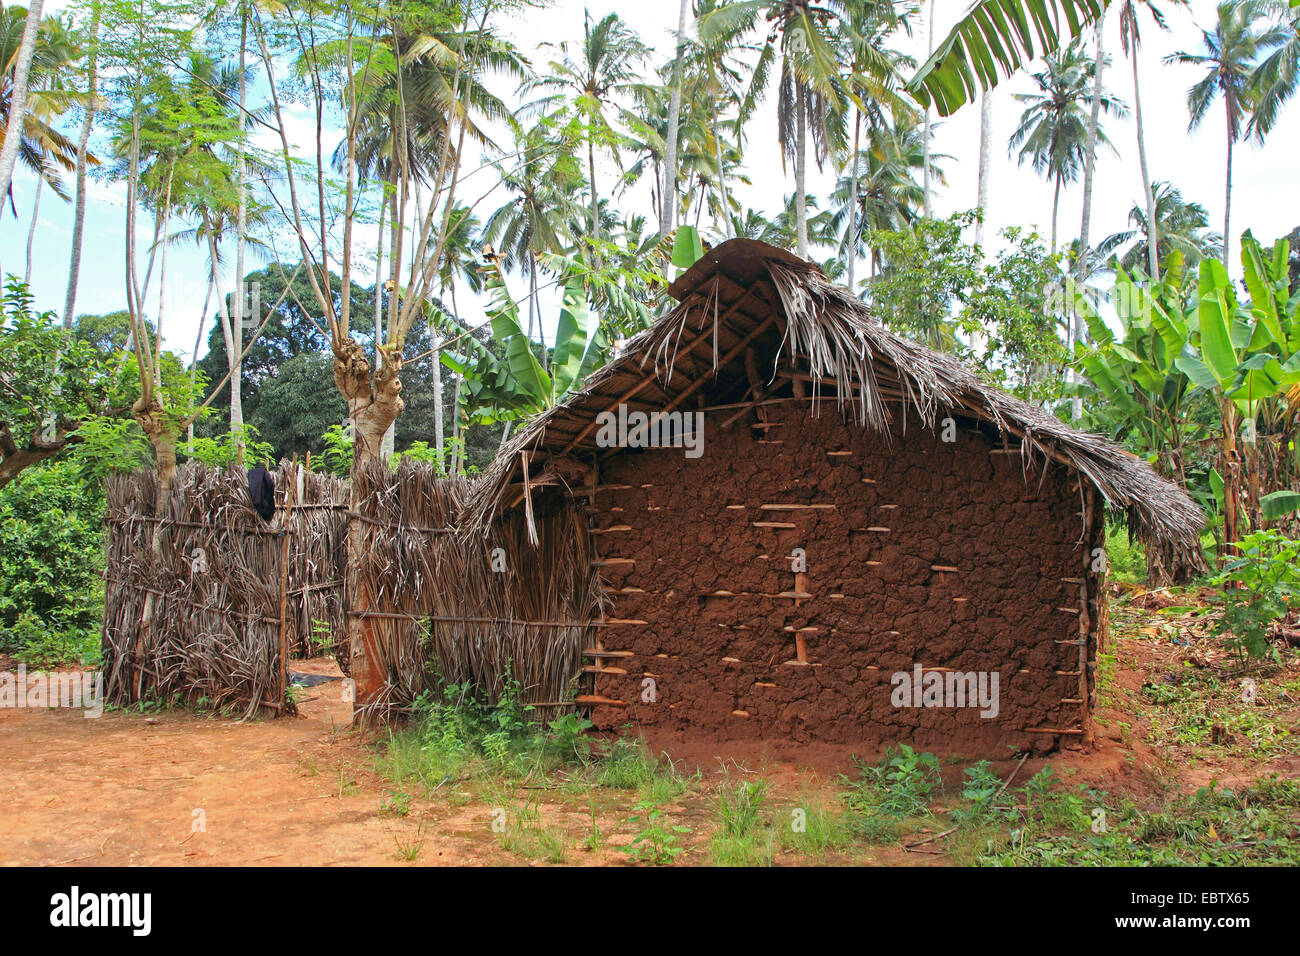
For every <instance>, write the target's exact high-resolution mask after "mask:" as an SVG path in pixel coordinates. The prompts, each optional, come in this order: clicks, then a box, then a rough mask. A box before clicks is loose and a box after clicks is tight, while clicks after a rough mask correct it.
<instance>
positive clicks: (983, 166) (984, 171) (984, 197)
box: [975, 90, 993, 253]
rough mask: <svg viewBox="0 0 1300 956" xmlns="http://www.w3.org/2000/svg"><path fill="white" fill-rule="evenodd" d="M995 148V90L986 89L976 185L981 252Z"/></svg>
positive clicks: (977, 241)
mask: <svg viewBox="0 0 1300 956" xmlns="http://www.w3.org/2000/svg"><path fill="white" fill-rule="evenodd" d="M992 148H993V91H992V90H985V91H984V92H983V93H981V94H980V160H979V179H978V182H977V183H976V186H975V205H976V206H978V207H979V210H980V218H979V220H978V221H977V222H976V223H975V245H977V246H979V247H980V249H981V253H982V251H983V247H984V218H985V217H986V216H987V215H988V211H989V170H990V168H991V167H990V163H989V155H990V152H991V151H992Z"/></svg>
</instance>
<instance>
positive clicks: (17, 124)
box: [0, 0, 44, 196]
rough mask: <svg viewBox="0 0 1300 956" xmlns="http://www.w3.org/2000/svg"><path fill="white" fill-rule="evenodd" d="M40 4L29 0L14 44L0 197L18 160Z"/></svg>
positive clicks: (1, 150) (1, 155)
mask: <svg viewBox="0 0 1300 956" xmlns="http://www.w3.org/2000/svg"><path fill="white" fill-rule="evenodd" d="M43 4H44V0H29V2H28V4H27V20H26V23H25V24H24V26H23V35H22V39H21V40H19V41H18V53H17V56H16V57H15V60H14V78H13V81H12V83H11V85H10V87H9V122H8V124H6V126H5V139H4V146H3V147H0V196H7V195H9V186H10V184H11V183H12V182H13V176H14V163H15V162H17V160H18V149H19V147H20V146H21V145H22V139H23V126H24V122H23V121H24V119H25V118H26V116H27V87H28V83H29V81H30V79H31V70H32V53H33V52H34V51H35V50H36V33H37V31H38V30H39V29H40V26H41V7H42V5H43Z"/></svg>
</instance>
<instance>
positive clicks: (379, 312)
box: [375, 184, 388, 342]
mask: <svg viewBox="0 0 1300 956" xmlns="http://www.w3.org/2000/svg"><path fill="white" fill-rule="evenodd" d="M387 214H388V200H387V198H386V197H385V196H384V187H383V185H382V184H381V185H380V187H379V239H378V241H377V242H376V243H375V250H376V251H375V341H376V342H382V341H383V340H384V220H385V218H386V217H387Z"/></svg>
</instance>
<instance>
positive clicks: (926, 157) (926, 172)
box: [921, 0, 934, 219]
mask: <svg viewBox="0 0 1300 956" xmlns="http://www.w3.org/2000/svg"><path fill="white" fill-rule="evenodd" d="M926 27H927V29H928V30H929V33H930V38H929V40H928V41H927V43H928V46H927V50H928V52H927V53H926V56H927V57H928V56H930V54H932V53H934V0H930V13H929V15H928V16H927V17H926ZM921 168H922V191H923V193H924V199H923V201H922V205H923V206H924V208H925V218H926V219H929V218H930V176H931V171H930V107H929V106H927V107H926V108H925V123H924V127H923V128H922V130H921Z"/></svg>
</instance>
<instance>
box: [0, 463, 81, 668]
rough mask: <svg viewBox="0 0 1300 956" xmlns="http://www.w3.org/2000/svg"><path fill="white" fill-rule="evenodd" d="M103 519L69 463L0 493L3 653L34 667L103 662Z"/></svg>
mask: <svg viewBox="0 0 1300 956" xmlns="http://www.w3.org/2000/svg"><path fill="white" fill-rule="evenodd" d="M103 515H104V500H103V495H102V493H101V492H100V491H99V490H98V488H97V486H95V485H93V484H88V483H87V482H85V481H84V480H83V478H82V477H81V476H80V474H79V471H78V467H77V463H76V462H75V461H73V460H72V459H70V458H64V459H62V460H59V461H53V462H44V463H42V464H40V465H37V466H36V467H34V468H29V469H27V470H26V471H24V472H23V473H22V475H21V476H19V477H18V478H17V480H15V481H13V482H12V483H9V484H6V485H5V486H4V487H2V488H0V647H3V648H4V649H5V650H7V651H10V652H12V653H14V654H15V655H16V656H17V657H18V659H19V660H21V661H24V662H26V663H27V664H28V665H30V666H50V665H57V664H63V663H65V662H68V661H71V662H73V663H86V662H89V661H91V660H93V659H94V658H95V657H97V656H98V651H99V622H100V619H101V617H102V614H103V607H104V596H103V595H104V583H103V581H102V580H101V579H100V573H101V572H102V571H103V569H104V556H103V550H102V544H101V522H102V520H103Z"/></svg>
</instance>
